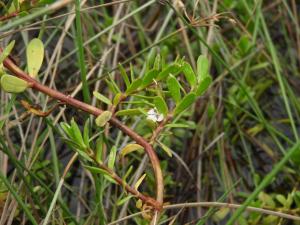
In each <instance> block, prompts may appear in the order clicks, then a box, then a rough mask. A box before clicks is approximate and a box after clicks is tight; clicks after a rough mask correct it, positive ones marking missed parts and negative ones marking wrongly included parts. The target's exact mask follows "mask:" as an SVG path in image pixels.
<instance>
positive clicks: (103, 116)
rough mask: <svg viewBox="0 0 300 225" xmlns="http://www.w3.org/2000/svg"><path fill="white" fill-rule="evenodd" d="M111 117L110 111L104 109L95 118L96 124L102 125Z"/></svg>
mask: <svg viewBox="0 0 300 225" xmlns="http://www.w3.org/2000/svg"><path fill="white" fill-rule="evenodd" d="M111 117H112V113H111V112H110V111H104V112H103V113H101V114H100V115H99V116H98V117H97V118H96V124H97V126H99V127H104V126H105V124H106V123H107V122H108V121H109V120H110V118H111Z"/></svg>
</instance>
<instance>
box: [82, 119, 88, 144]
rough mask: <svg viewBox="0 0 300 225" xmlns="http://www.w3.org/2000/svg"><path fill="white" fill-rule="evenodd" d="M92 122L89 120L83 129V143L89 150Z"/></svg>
mask: <svg viewBox="0 0 300 225" xmlns="http://www.w3.org/2000/svg"><path fill="white" fill-rule="evenodd" d="M89 132H90V120H89V119H87V120H86V122H85V124H84V129H83V141H84V144H85V145H86V146H87V147H88V148H89V147H90V134H89Z"/></svg>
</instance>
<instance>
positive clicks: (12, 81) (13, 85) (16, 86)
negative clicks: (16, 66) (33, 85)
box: [1, 74, 29, 93]
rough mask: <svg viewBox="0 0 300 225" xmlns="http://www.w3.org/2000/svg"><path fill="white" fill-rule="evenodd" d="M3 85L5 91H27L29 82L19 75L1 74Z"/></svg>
mask: <svg viewBox="0 0 300 225" xmlns="http://www.w3.org/2000/svg"><path fill="white" fill-rule="evenodd" d="M1 86H2V88H3V90H4V91H6V92H9V93H20V92H23V91H25V89H26V88H27V87H28V86H29V84H28V83H27V82H26V81H25V80H22V79H20V78H18V77H15V76H12V75H8V74H4V75H2V76H1Z"/></svg>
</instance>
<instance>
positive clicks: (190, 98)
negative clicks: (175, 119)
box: [174, 92, 196, 115]
mask: <svg viewBox="0 0 300 225" xmlns="http://www.w3.org/2000/svg"><path fill="white" fill-rule="evenodd" d="M195 100H196V94H195V93H194V92H191V93H189V94H187V95H186V96H184V98H183V99H182V100H181V101H180V102H179V103H178V105H177V106H176V107H175V109H174V115H178V114H179V113H181V112H183V111H184V110H186V109H187V108H188V107H190V106H191V105H192V104H193V103H194V102H195Z"/></svg>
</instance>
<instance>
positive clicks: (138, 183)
mask: <svg viewBox="0 0 300 225" xmlns="http://www.w3.org/2000/svg"><path fill="white" fill-rule="evenodd" d="M145 177H146V174H144V175H143V176H141V177H140V178H139V179H138V181H137V182H136V183H135V185H134V189H135V190H137V189H138V188H139V186H140V185H141V184H142V182H143V180H144V179H145Z"/></svg>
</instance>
